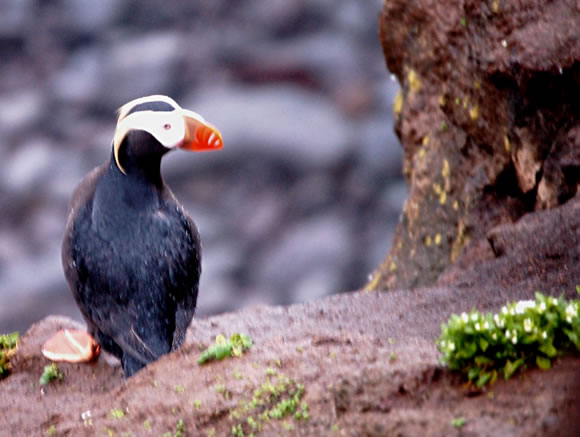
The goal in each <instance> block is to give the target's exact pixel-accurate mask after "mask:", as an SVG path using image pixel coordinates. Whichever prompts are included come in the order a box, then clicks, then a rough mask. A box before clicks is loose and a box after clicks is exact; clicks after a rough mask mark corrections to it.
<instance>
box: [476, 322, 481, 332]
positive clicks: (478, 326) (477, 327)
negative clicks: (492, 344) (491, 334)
mask: <svg viewBox="0 0 580 437" xmlns="http://www.w3.org/2000/svg"><path fill="white" fill-rule="evenodd" d="M475 330H476V331H481V325H480V324H479V322H478V323H476V324H475Z"/></svg>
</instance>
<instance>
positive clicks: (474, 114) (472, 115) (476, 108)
mask: <svg viewBox="0 0 580 437" xmlns="http://www.w3.org/2000/svg"><path fill="white" fill-rule="evenodd" d="M469 118H471V121H475V120H477V119H478V118H479V106H477V105H475V106H474V107H472V108H471V109H470V110H469Z"/></svg>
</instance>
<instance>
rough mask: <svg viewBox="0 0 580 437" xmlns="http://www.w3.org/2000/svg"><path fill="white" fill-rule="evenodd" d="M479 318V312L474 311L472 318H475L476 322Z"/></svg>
mask: <svg viewBox="0 0 580 437" xmlns="http://www.w3.org/2000/svg"><path fill="white" fill-rule="evenodd" d="M478 318H479V314H477V313H473V314H472V315H471V320H473V321H474V322H475V321H477V319H478Z"/></svg>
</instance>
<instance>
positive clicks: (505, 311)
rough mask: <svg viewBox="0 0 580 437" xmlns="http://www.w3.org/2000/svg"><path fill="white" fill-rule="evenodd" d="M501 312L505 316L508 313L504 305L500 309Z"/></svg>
mask: <svg viewBox="0 0 580 437" xmlns="http://www.w3.org/2000/svg"><path fill="white" fill-rule="evenodd" d="M501 312H502V313H503V314H507V312H508V309H507V307H506V306H505V305H504V306H502V307H501Z"/></svg>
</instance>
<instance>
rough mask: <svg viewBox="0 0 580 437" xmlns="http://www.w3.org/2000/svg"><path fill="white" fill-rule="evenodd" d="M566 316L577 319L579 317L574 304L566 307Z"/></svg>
mask: <svg viewBox="0 0 580 437" xmlns="http://www.w3.org/2000/svg"><path fill="white" fill-rule="evenodd" d="M566 315H567V316H568V317H576V316H577V315H578V312H577V311H576V306H575V305H574V304H571V303H570V304H568V306H567V307H566Z"/></svg>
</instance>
